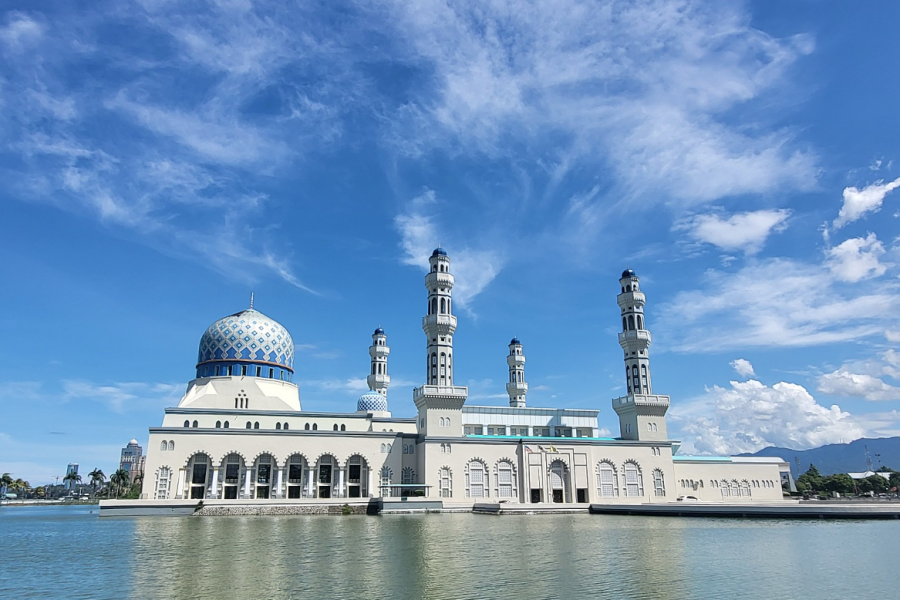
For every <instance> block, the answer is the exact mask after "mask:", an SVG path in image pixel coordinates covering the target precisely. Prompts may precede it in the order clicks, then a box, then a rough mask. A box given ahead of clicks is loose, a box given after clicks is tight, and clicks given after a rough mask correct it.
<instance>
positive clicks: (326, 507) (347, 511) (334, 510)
mask: <svg viewBox="0 0 900 600" xmlns="http://www.w3.org/2000/svg"><path fill="white" fill-rule="evenodd" d="M366 510H367V506H366V505H363V504H356V505H339V504H282V505H262V506H251V505H246V504H245V505H241V506H221V505H219V506H201V507H200V508H198V509H197V510H196V511H194V516H198V517H240V516H251V515H252V516H255V515H364V514H366Z"/></svg>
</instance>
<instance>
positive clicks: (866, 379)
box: [817, 369, 900, 400]
mask: <svg viewBox="0 0 900 600" xmlns="http://www.w3.org/2000/svg"><path fill="white" fill-rule="evenodd" d="M817 389H818V390H819V391H820V392H822V393H823V394H829V395H831V396H845V397H848V398H862V399H864V400H900V387H896V386H893V385H888V384H887V383H885V382H884V381H882V380H881V379H879V378H877V377H873V376H872V375H867V374H865V373H851V372H849V371H845V370H843V369H838V370H837V371H834V372H833V373H828V374H827V375H822V376H821V377H819V382H818V388H817Z"/></svg>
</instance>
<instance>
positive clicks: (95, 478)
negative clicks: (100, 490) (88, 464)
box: [88, 467, 106, 496]
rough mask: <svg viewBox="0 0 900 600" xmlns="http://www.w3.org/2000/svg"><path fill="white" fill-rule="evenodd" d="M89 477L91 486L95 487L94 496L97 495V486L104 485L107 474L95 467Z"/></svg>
mask: <svg viewBox="0 0 900 600" xmlns="http://www.w3.org/2000/svg"><path fill="white" fill-rule="evenodd" d="M88 477H90V478H91V487H92V488H93V489H94V492H93V494H92V495H93V496H96V495H97V486H98V485H99V486H100V487H103V483H104V482H105V481H106V475H104V474H103V471H101V470H100V469H98V468H96V467H95V468H94V470H93V471H91V472H90V473H88Z"/></svg>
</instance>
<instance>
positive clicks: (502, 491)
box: [494, 460, 518, 498]
mask: <svg viewBox="0 0 900 600" xmlns="http://www.w3.org/2000/svg"><path fill="white" fill-rule="evenodd" d="M494 495H495V496H497V497H498V498H515V497H516V496H517V495H518V494H517V492H516V470H515V467H513V464H512V463H511V462H510V461H508V460H501V461H500V462H498V463H497V473H496V476H495V481H494Z"/></svg>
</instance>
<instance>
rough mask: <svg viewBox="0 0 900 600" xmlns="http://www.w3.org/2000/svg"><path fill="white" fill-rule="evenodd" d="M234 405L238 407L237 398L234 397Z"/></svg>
mask: <svg viewBox="0 0 900 600" xmlns="http://www.w3.org/2000/svg"><path fill="white" fill-rule="evenodd" d="M234 407H235V408H237V407H238V399H237V398H235V399H234Z"/></svg>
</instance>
